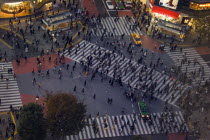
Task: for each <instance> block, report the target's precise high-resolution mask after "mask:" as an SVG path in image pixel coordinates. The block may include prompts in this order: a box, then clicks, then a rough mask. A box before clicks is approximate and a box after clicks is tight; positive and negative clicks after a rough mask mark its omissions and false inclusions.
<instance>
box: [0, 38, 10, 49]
mask: <svg viewBox="0 0 210 140" xmlns="http://www.w3.org/2000/svg"><path fill="white" fill-rule="evenodd" d="M0 41H1V42H2V43H3V44H4V45H6V46H7V47H8V48H10V49H12V46H10V45H9V44H8V43H7V42H5V41H4V40H3V39H1V38H0Z"/></svg>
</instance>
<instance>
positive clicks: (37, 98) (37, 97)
mask: <svg viewBox="0 0 210 140" xmlns="http://www.w3.org/2000/svg"><path fill="white" fill-rule="evenodd" d="M38 100H39V96H38V95H37V96H36V103H37V102H38Z"/></svg>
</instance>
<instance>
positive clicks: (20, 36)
mask: <svg viewBox="0 0 210 140" xmlns="http://www.w3.org/2000/svg"><path fill="white" fill-rule="evenodd" d="M0 28H2V29H4V30H7V31H11V30H10V29H9V28H6V27H0ZM12 32H13V33H14V34H16V35H17V36H18V37H19V38H21V39H23V36H22V35H20V34H19V33H16V32H15V31H13V30H12ZM26 42H27V43H29V44H30V45H31V44H32V42H31V41H30V40H28V39H26Z"/></svg>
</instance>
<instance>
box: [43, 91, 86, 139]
mask: <svg viewBox="0 0 210 140" xmlns="http://www.w3.org/2000/svg"><path fill="white" fill-rule="evenodd" d="M46 105H47V122H48V129H49V131H50V132H51V134H53V135H54V136H55V137H56V138H59V137H64V136H66V135H75V134H78V133H79V131H81V130H82V128H83V127H84V122H83V120H84V118H85V113H86V106H85V105H84V104H83V103H80V102H78V101H77V99H76V97H75V96H74V95H73V94H67V93H57V94H47V98H46Z"/></svg>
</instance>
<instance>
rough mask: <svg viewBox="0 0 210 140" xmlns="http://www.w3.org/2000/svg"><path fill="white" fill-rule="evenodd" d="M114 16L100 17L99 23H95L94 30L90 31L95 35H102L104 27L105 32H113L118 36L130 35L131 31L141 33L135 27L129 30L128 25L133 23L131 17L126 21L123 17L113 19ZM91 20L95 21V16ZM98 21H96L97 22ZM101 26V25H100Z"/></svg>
mask: <svg viewBox="0 0 210 140" xmlns="http://www.w3.org/2000/svg"><path fill="white" fill-rule="evenodd" d="M114 18H115V17H106V18H103V19H101V23H100V24H101V25H99V24H97V25H96V30H94V29H92V32H93V33H94V35H96V36H102V34H103V33H104V29H106V33H108V34H110V33H113V34H114V35H116V36H120V35H122V34H125V35H130V34H131V33H134V32H135V33H138V34H140V35H141V34H142V33H141V31H140V28H139V27H137V28H136V29H135V30H134V31H131V29H130V26H129V25H133V24H134V22H135V21H134V19H133V18H132V19H131V20H130V22H128V21H127V20H126V19H125V17H120V18H119V20H118V21H117V22H115V21H114ZM93 22H95V23H96V22H97V21H96V18H94V19H93ZM97 23H98V22H97ZM101 26H102V27H101Z"/></svg>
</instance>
